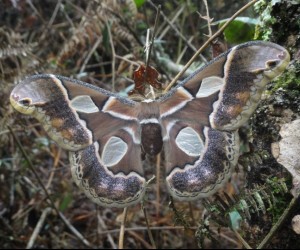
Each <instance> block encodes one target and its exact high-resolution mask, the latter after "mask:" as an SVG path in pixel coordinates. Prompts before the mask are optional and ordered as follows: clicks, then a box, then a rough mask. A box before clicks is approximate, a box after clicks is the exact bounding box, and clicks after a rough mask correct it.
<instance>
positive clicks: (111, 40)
mask: <svg viewBox="0 0 300 250" xmlns="http://www.w3.org/2000/svg"><path fill="white" fill-rule="evenodd" d="M105 24H106V28H107V34H108V36H109V43H110V47H111V56H112V59H111V60H112V61H111V72H112V80H111V81H112V91H113V92H114V91H115V78H116V73H115V72H116V52H115V46H114V42H113V38H112V35H111V30H110V28H111V27H110V25H108V22H106V23H105Z"/></svg>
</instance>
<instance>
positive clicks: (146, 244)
mask: <svg viewBox="0 0 300 250" xmlns="http://www.w3.org/2000/svg"><path fill="white" fill-rule="evenodd" d="M128 234H130V235H131V236H133V237H134V238H136V239H137V240H139V241H140V242H141V243H142V244H143V245H144V247H145V248H146V249H153V247H152V246H151V245H150V244H149V243H148V242H147V241H145V239H143V238H142V237H141V236H140V235H138V234H137V233H136V232H134V231H128Z"/></svg>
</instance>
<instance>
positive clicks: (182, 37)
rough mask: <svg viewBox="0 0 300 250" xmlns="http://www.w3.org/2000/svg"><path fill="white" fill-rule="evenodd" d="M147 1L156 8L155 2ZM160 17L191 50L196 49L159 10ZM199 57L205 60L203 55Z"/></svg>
mask: <svg viewBox="0 0 300 250" xmlns="http://www.w3.org/2000/svg"><path fill="white" fill-rule="evenodd" d="M148 3H150V5H152V7H154V8H157V7H156V6H155V4H154V3H153V2H152V1H151V0H149V1H148ZM161 15H162V17H163V18H164V20H165V21H166V22H167V23H168V25H170V26H171V27H172V29H173V30H174V31H175V33H176V34H177V35H178V36H179V37H180V38H181V39H182V40H183V41H184V42H185V43H186V44H187V45H188V46H189V48H190V49H192V50H193V51H196V50H197V49H196V48H195V46H194V45H193V44H191V43H190V42H189V41H188V40H187V39H186V38H185V36H184V35H183V34H182V33H181V32H180V31H179V30H178V29H177V28H176V27H175V26H174V25H173V24H172V23H171V22H170V20H169V19H168V18H167V17H166V15H165V14H164V13H163V12H161ZM200 56H201V59H202V60H203V61H204V62H206V59H205V57H204V56H202V55H200Z"/></svg>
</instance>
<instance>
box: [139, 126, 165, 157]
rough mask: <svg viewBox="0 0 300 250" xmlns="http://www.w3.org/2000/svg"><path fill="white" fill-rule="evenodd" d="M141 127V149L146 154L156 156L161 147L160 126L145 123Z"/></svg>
mask: <svg viewBox="0 0 300 250" xmlns="http://www.w3.org/2000/svg"><path fill="white" fill-rule="evenodd" d="M141 126H142V134H141V139H142V148H143V150H144V152H145V153H146V154H149V155H157V154H158V153H159V152H160V151H161V149H162V146H163V140H162V135H161V126H160V124H158V123H145V124H141Z"/></svg>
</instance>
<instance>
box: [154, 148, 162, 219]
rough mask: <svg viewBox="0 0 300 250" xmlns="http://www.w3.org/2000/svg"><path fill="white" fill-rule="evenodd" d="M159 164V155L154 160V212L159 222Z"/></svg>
mask: <svg viewBox="0 0 300 250" xmlns="http://www.w3.org/2000/svg"><path fill="white" fill-rule="evenodd" d="M160 164H161V156H160V154H159V155H158V156H157V158H156V203H155V210H156V211H155V212H156V220H159V215H160V212H159V211H160Z"/></svg>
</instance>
